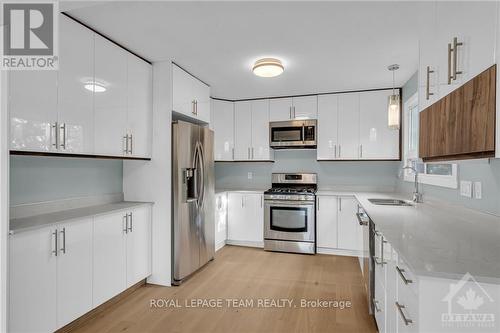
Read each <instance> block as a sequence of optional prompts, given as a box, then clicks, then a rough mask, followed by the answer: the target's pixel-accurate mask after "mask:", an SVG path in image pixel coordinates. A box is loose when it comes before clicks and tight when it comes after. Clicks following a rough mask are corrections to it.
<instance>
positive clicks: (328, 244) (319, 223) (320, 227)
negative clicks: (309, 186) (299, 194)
mask: <svg viewBox="0 0 500 333" xmlns="http://www.w3.org/2000/svg"><path fill="white" fill-rule="evenodd" d="M337 211H338V197H336V196H332V195H318V196H317V197H316V228H317V237H316V246H317V247H320V248H329V249H336V248H337V237H338V236H337V228H338V225H337V223H338V219H337Z"/></svg>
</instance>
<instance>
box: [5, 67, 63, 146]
mask: <svg viewBox="0 0 500 333" xmlns="http://www.w3.org/2000/svg"><path fill="white" fill-rule="evenodd" d="M9 82H10V84H9V94H10V99H9V109H10V149H13V150H29V151H42V152H49V151H55V150H56V142H55V139H56V137H55V133H56V122H57V71H52V70H47V71H28V70H26V71H10V73H9Z"/></svg>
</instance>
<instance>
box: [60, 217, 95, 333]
mask: <svg viewBox="0 0 500 333" xmlns="http://www.w3.org/2000/svg"><path fill="white" fill-rule="evenodd" d="M58 231H59V249H58V250H59V255H58V259H57V326H58V327H63V326H64V325H66V324H69V323H70V322H71V321H73V320H75V319H76V318H78V317H80V316H81V315H83V314H84V313H86V312H88V311H90V310H91V309H92V219H91V218H90V219H83V220H81V221H75V222H70V223H63V224H60V225H59V226H58Z"/></svg>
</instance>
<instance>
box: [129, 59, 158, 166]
mask: <svg viewBox="0 0 500 333" xmlns="http://www.w3.org/2000/svg"><path fill="white" fill-rule="evenodd" d="M127 58H128V61H127V68H128V85H127V90H128V93H127V98H128V103H127V104H128V106H127V120H128V130H129V134H130V135H132V139H131V145H132V147H131V150H132V156H135V157H151V144H152V121H153V119H152V118H153V74H152V68H151V65H150V64H148V63H147V62H145V61H143V60H142V59H139V58H137V57H136V56H134V55H132V54H128V55H127Z"/></svg>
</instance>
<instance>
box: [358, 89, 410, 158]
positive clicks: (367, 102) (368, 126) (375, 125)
mask: <svg viewBox="0 0 500 333" xmlns="http://www.w3.org/2000/svg"><path fill="white" fill-rule="evenodd" d="M392 93H393V92H392V90H379V91H368V92H364V93H360V94H359V150H360V151H359V158H360V159H362V160H380V159H382V160H397V159H399V142H400V140H399V134H400V131H399V130H394V129H391V128H389V126H387V105H388V98H389V96H390V95H392Z"/></svg>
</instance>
